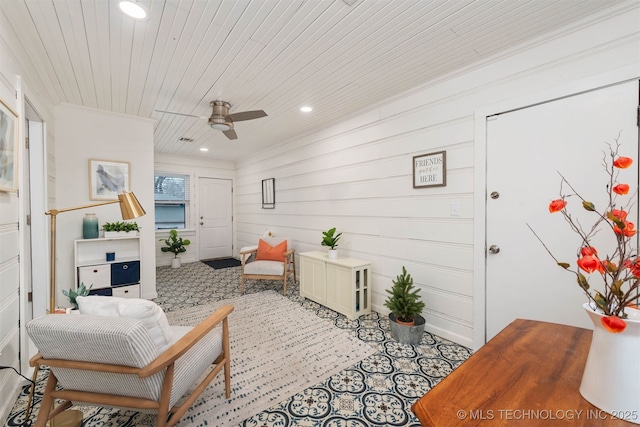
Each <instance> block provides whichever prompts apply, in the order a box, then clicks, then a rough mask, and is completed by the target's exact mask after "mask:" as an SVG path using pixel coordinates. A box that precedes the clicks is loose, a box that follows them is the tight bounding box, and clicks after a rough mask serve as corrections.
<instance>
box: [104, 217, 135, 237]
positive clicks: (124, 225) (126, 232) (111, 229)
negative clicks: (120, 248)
mask: <svg viewBox="0 0 640 427" xmlns="http://www.w3.org/2000/svg"><path fill="white" fill-rule="evenodd" d="M102 229H103V230H104V237H106V238H111V237H122V236H126V237H135V236H137V235H138V231H140V229H139V228H138V223H136V222H135V221H131V222H126V221H116V222H105V223H104V224H102Z"/></svg>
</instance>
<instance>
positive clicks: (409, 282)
mask: <svg viewBox="0 0 640 427" xmlns="http://www.w3.org/2000/svg"><path fill="white" fill-rule="evenodd" d="M386 291H387V293H388V294H389V297H387V300H386V301H385V302H384V305H385V307H387V308H388V309H389V310H391V313H389V325H390V327H391V336H392V337H393V338H394V339H395V340H396V341H398V342H400V343H403V344H419V343H420V340H421V339H422V333H423V332H424V324H425V320H424V317H422V316H421V315H420V313H422V310H423V309H424V302H422V301H421V300H420V295H418V293H419V292H420V289H414V286H413V278H412V277H411V275H410V274H408V273H407V269H406V268H405V267H404V266H402V274H401V275H399V276H397V277H396V280H394V281H393V287H392V288H391V289H386Z"/></svg>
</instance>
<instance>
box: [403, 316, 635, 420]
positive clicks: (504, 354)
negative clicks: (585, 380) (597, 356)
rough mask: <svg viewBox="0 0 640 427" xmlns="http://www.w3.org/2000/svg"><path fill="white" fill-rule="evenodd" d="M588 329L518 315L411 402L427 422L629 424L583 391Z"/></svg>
mask: <svg viewBox="0 0 640 427" xmlns="http://www.w3.org/2000/svg"><path fill="white" fill-rule="evenodd" d="M591 334H592V332H591V331H590V330H588V329H582V328H576V327H573V326H566V325H558V324H555V323H547V322H538V321H533V320H522V319H518V320H515V321H514V322H513V323H511V324H510V325H509V326H507V327H506V328H505V329H504V330H502V332H500V333H499V334H498V335H496V336H495V337H494V338H493V339H492V340H491V341H489V342H488V343H487V344H486V345H484V346H483V347H481V348H480V349H479V350H478V351H477V352H476V353H475V354H473V355H472V356H471V357H470V358H469V359H468V360H466V361H465V362H464V363H463V364H462V365H460V366H459V367H458V368H456V369H455V370H454V371H453V372H452V373H451V374H449V375H448V376H447V377H446V378H445V379H444V380H442V381H441V382H440V383H439V384H437V385H436V386H435V387H434V388H433V389H432V390H431V391H429V392H428V393H427V394H425V395H424V396H422V398H420V400H418V401H417V402H416V403H415V404H414V405H413V406H412V408H411V409H412V411H413V412H414V413H415V414H416V416H417V417H418V419H419V420H420V423H421V424H422V425H423V426H425V427H426V426H434V427H436V426H437V427H454V426H475V425H483V426H487V425H489V426H492V427H493V426H552V427H555V426H568V425H571V426H594V427H596V426H597V427H605V426H633V425H635V424H631V423H629V422H626V421H622V420H620V419H616V418H614V417H612V416H611V415H609V414H607V413H606V412H604V411H601V410H599V409H598V408H596V407H595V406H593V405H591V404H590V403H589V402H587V401H586V400H585V399H584V398H583V397H582V396H581V395H580V391H579V389H580V381H581V380H582V372H583V370H584V365H585V363H586V360H587V354H588V352H589V346H590V344H591Z"/></svg>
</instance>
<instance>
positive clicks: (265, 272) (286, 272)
mask: <svg viewBox="0 0 640 427" xmlns="http://www.w3.org/2000/svg"><path fill="white" fill-rule="evenodd" d="M261 240H263V241H265V242H267V243H268V244H269V245H271V246H277V245H278V244H280V243H282V242H283V241H285V240H286V241H287V250H286V251H285V252H284V254H283V255H284V258H283V260H282V261H274V260H263V259H259V253H258V246H253V247H248V248H242V250H241V251H240V255H241V256H242V279H241V285H240V292H241V293H242V294H243V295H244V281H245V279H264V280H282V283H283V287H282V295H287V277H289V276H290V275H293V282H294V283H295V281H296V259H295V249H293V247H292V245H291V239H290V238H288V237H274V236H267V237H262V239H261ZM253 254H255V255H256V257H255V258H256V259H255V260H253V261H251V262H248V260H249V258H250V257H251V255H253Z"/></svg>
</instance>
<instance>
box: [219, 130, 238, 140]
mask: <svg viewBox="0 0 640 427" xmlns="http://www.w3.org/2000/svg"><path fill="white" fill-rule="evenodd" d="M222 133H224V135H225V136H226V137H227V138H229V139H238V134H237V133H236V131H235V129H229V130H224V131H222Z"/></svg>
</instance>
